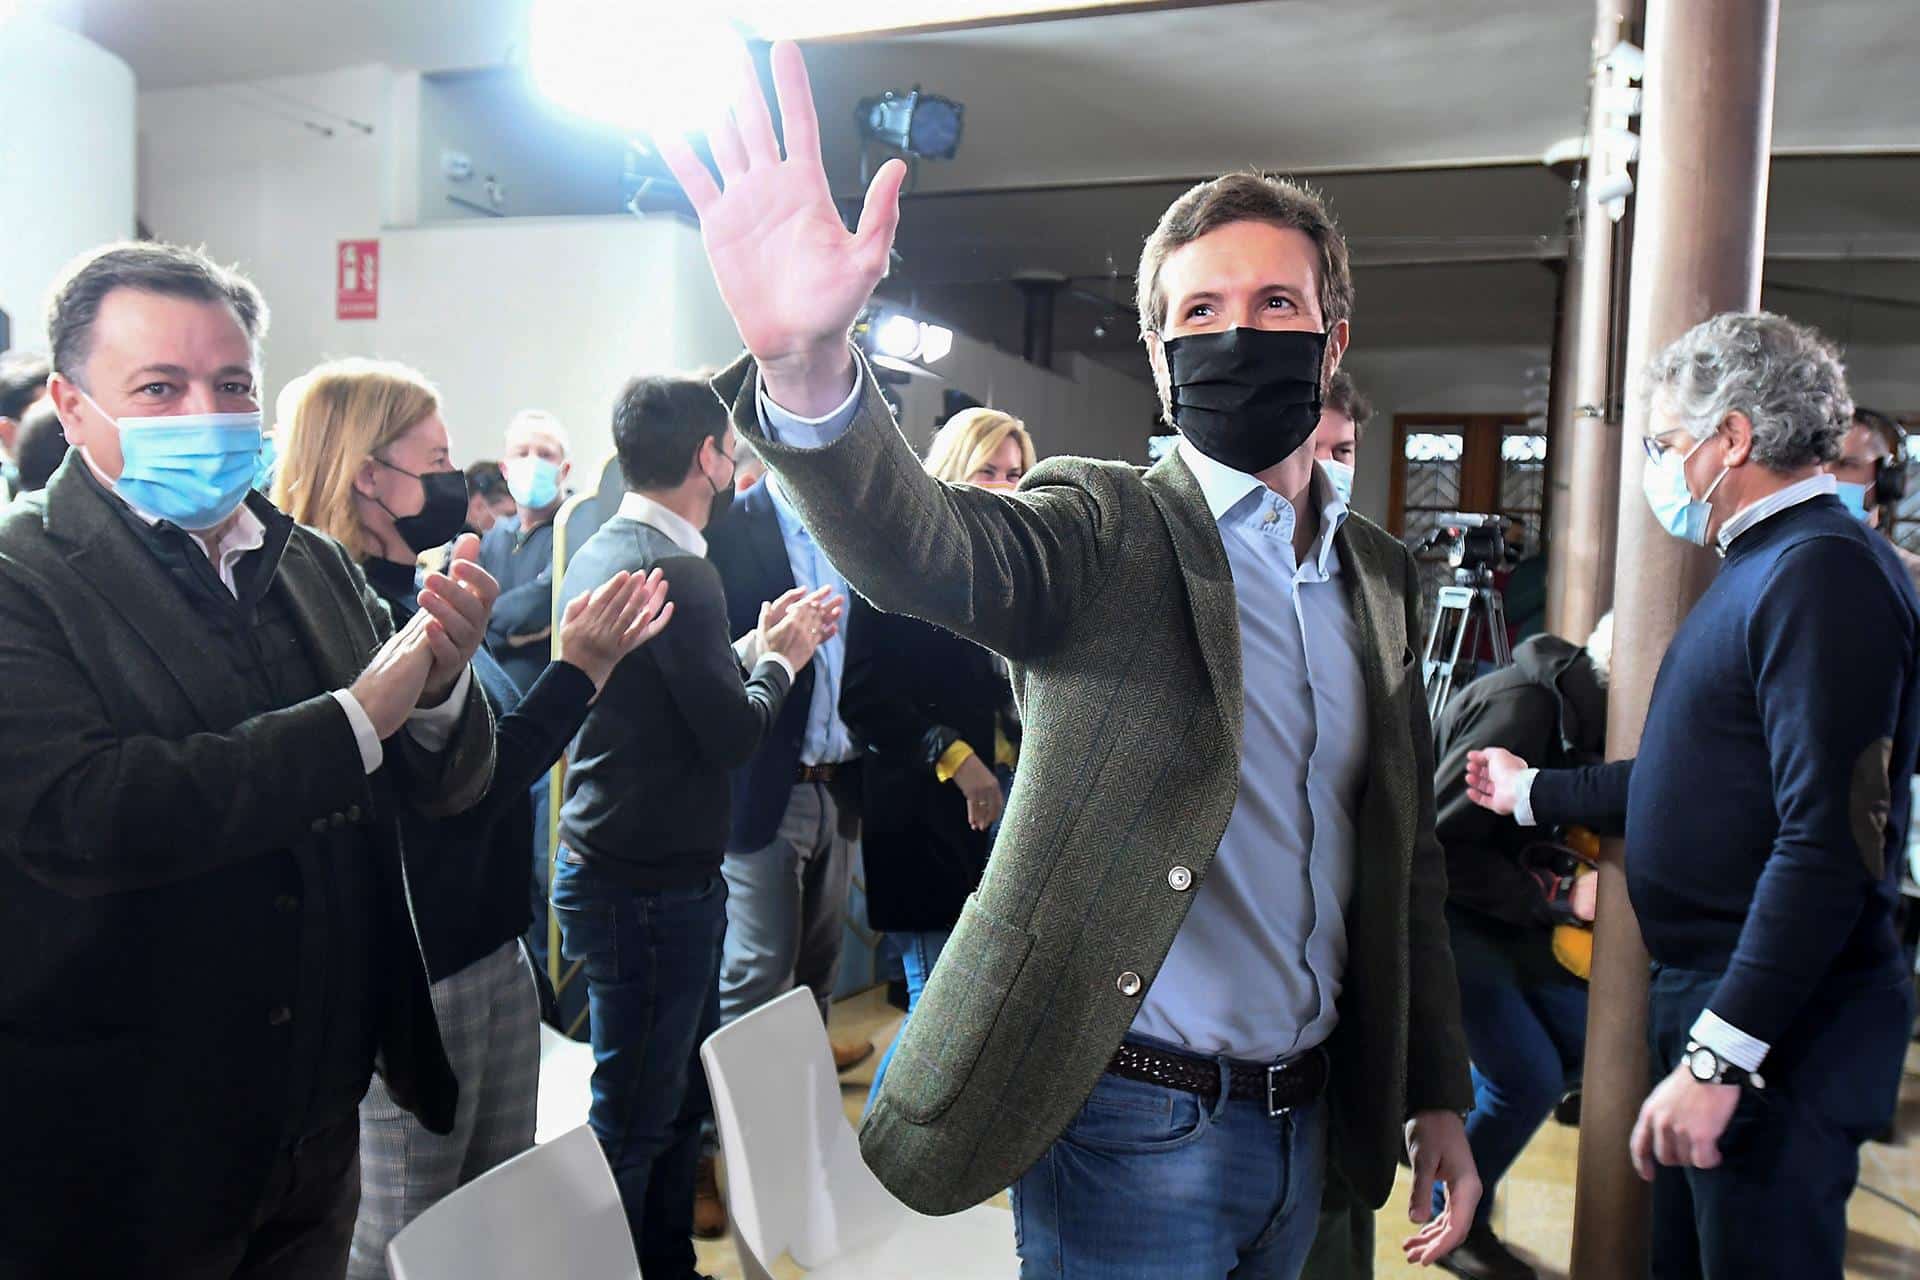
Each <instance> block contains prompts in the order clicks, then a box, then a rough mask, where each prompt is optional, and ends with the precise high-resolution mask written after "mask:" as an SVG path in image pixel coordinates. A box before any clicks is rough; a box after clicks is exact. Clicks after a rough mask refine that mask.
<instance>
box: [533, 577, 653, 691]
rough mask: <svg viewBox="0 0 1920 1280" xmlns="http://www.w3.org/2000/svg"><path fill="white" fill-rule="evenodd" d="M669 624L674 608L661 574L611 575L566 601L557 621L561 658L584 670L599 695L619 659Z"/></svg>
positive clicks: (618, 663) (617, 664)
mask: <svg viewBox="0 0 1920 1280" xmlns="http://www.w3.org/2000/svg"><path fill="white" fill-rule="evenodd" d="M671 621H673V605H671V604H669V603H668V602H667V580H666V576H665V575H664V574H662V573H661V572H660V570H658V569H655V570H654V571H653V572H652V573H650V574H648V575H646V576H645V577H642V576H641V575H639V574H633V573H627V572H625V571H622V572H620V573H616V574H614V575H613V577H611V578H609V579H607V580H606V581H605V582H603V583H601V584H600V585H599V586H597V587H595V588H594V589H593V590H592V591H590V592H588V593H587V594H586V595H582V596H575V597H574V598H573V599H572V600H571V601H569V602H568V604H567V608H566V613H565V614H564V615H563V616H562V617H561V619H560V659H561V661H563V662H570V663H572V664H573V665H574V666H576V667H578V668H580V670H582V671H584V672H585V673H586V675H587V678H588V679H589V680H592V681H593V687H594V690H595V692H598V691H599V690H601V689H604V688H605V687H606V684H607V677H608V676H610V675H612V674H613V669H614V668H615V667H617V666H619V665H620V660H621V659H622V658H624V657H626V656H627V655H628V654H630V653H632V652H633V651H634V650H635V649H638V648H639V647H640V646H641V645H643V644H645V643H647V641H649V640H651V639H653V638H654V637H655V636H657V635H659V634H660V633H661V631H663V630H665V629H666V625H667V623H669V622H671Z"/></svg>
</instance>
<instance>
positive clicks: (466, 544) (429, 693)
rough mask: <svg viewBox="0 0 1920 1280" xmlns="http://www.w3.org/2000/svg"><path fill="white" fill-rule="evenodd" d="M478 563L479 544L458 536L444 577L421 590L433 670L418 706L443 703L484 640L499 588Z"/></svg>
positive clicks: (431, 576)
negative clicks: (431, 651)
mask: <svg viewBox="0 0 1920 1280" xmlns="http://www.w3.org/2000/svg"><path fill="white" fill-rule="evenodd" d="M479 557H480V539H479V538H478V537H477V536H476V535H474V534H471V533H463V534H461V535H460V539H459V541H457V542H455V543H454V544H453V558H452V559H451V560H449V561H448V562H447V572H445V573H430V574H428V575H427V580H426V582H425V584H424V585H422V587H421V589H420V609H421V611H422V612H423V613H425V614H426V615H427V616H428V619H429V621H428V622H427V624H426V635H427V641H428V643H429V644H430V645H431V647H432V650H433V669H432V671H430V672H429V673H428V675H427V684H426V688H425V690H424V691H423V692H422V693H421V695H420V705H422V706H428V707H430V706H437V705H439V704H440V703H442V702H444V701H446V698H447V695H448V694H449V693H452V692H453V686H454V685H456V684H458V683H459V682H460V673H461V672H463V671H465V670H466V669H467V664H468V663H469V662H471V661H473V655H474V653H475V652H476V651H477V650H478V649H479V648H480V642H481V641H482V640H485V639H486V638H487V618H488V617H489V616H490V615H491V614H492V613H493V602H494V601H495V600H497V599H499V598H500V584H499V583H498V582H495V581H494V580H493V575H492V574H490V573H488V572H487V571H486V570H485V569H482V568H481V567H480V560H479Z"/></svg>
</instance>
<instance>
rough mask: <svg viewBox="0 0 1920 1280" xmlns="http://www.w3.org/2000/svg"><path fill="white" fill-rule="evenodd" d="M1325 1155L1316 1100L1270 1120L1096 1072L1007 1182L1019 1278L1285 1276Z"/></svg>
mask: <svg viewBox="0 0 1920 1280" xmlns="http://www.w3.org/2000/svg"><path fill="white" fill-rule="evenodd" d="M1326 1146H1327V1135H1326V1103H1325V1101H1324V1100H1322V1101H1318V1102H1315V1103H1313V1104H1312V1105H1311V1106H1307V1107H1303V1108H1301V1109H1300V1110H1298V1111H1294V1112H1291V1113H1289V1114H1287V1115H1282V1116H1269V1115H1268V1114H1267V1108H1266V1104H1264V1103H1259V1102H1231V1101H1224V1100H1219V1099H1216V1100H1213V1101H1209V1100H1207V1099H1205V1098H1202V1097H1200V1096H1199V1095H1197V1094H1192V1093H1184V1092H1181V1091H1179V1090H1177V1089H1168V1088H1164V1087H1162V1086H1160V1085H1154V1084H1144V1083H1141V1082H1139V1081H1135V1080H1126V1079H1122V1078H1121V1077H1119V1076H1114V1075H1103V1076H1101V1077H1100V1080H1099V1082H1098V1083H1097V1084H1095V1085H1094V1087H1093V1093H1092V1095H1091V1096H1090V1097H1089V1098H1088V1099H1087V1102H1086V1105H1085V1106H1084V1107H1082V1108H1081V1110H1080V1114H1079V1115H1077V1116H1075V1117H1074V1119H1073V1120H1072V1122H1071V1123H1069V1124H1068V1125H1067V1128H1066V1131H1065V1132H1064V1133H1062V1134H1061V1135H1060V1137H1059V1138H1058V1139H1057V1140H1056V1141H1055V1142H1054V1144H1053V1145H1052V1146H1051V1147H1049V1148H1047V1151H1046V1154H1045V1155H1043V1156H1041V1157H1040V1160H1039V1162H1038V1163H1037V1164H1035V1165H1034V1166H1033V1168H1031V1169H1029V1170H1028V1171H1027V1173H1026V1174H1025V1176H1023V1177H1022V1178H1021V1179H1020V1181H1019V1182H1018V1183H1016V1184H1014V1188H1013V1223H1014V1238H1015V1242H1016V1243H1017V1245H1018V1247H1019V1251H1020V1276H1021V1280H1065V1278H1066V1277H1069V1276H1071V1277H1073V1280H1174V1278H1175V1277H1178V1280H1219V1278H1221V1277H1230V1280H1293V1278H1294V1277H1295V1276H1297V1275H1298V1274H1299V1273H1300V1266H1301V1264H1302V1263H1303V1262H1305V1261H1306V1257H1307V1250H1308V1249H1309V1248H1310V1247H1311V1246H1312V1244H1313V1236H1314V1230H1315V1228H1316V1226H1317V1225H1318V1223H1319V1217H1320V1193H1321V1185H1322V1179H1323V1178H1324V1176H1325V1172H1326Z"/></svg>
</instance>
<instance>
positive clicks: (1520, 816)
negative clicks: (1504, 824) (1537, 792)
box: [1513, 769, 1540, 827]
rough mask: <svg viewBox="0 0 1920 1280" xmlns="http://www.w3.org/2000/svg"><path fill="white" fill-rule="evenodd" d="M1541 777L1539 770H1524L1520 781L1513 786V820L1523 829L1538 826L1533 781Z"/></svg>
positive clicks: (1521, 772)
mask: <svg viewBox="0 0 1920 1280" xmlns="http://www.w3.org/2000/svg"><path fill="white" fill-rule="evenodd" d="M1539 776H1540V771H1539V770H1538V769H1522V770H1521V771H1520V780H1519V781H1518V782H1516V783H1514V785H1513V820H1514V821H1515V822H1517V823H1519V824H1520V825H1521V826H1523V827H1531V826H1535V825H1537V824H1536V823H1535V822H1534V820H1533V780H1534V779H1535V778H1537V777H1539Z"/></svg>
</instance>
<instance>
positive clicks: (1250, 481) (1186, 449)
mask: <svg viewBox="0 0 1920 1280" xmlns="http://www.w3.org/2000/svg"><path fill="white" fill-rule="evenodd" d="M1177 447H1178V448H1179V450H1180V457H1181V458H1182V459H1183V460H1184V461H1185V462H1186V464H1187V469H1188V470H1189V471H1191V472H1193V478H1194V479H1195V480H1197V481H1198V482H1199V484H1200V493H1201V495H1202V496H1203V497H1205V498H1206V500H1207V510H1208V511H1209V512H1210V513H1211V514H1212V515H1213V518H1214V520H1215V521H1216V522H1218V521H1221V520H1224V519H1226V516H1227V513H1228V512H1229V511H1231V510H1233V509H1234V508H1235V507H1237V506H1239V505H1240V504H1241V503H1242V502H1244V501H1246V499H1247V495H1248V494H1250V493H1265V492H1267V487H1266V486H1265V485H1264V484H1261V483H1260V481H1259V479H1258V478H1256V477H1254V476H1250V475H1248V474H1247V473H1246V472H1244V471H1236V470H1234V469H1233V468H1232V467H1230V466H1228V465H1227V464H1226V463H1224V462H1219V461H1216V460H1215V459H1213V458H1209V457H1208V456H1207V455H1206V454H1204V453H1202V452H1200V450H1198V449H1196V448H1194V447H1193V444H1192V442H1191V441H1189V440H1188V439H1187V438H1186V437H1185V436H1182V437H1181V438H1180V443H1179V445H1178V446H1177ZM1309 483H1310V485H1311V487H1310V489H1309V491H1308V492H1309V494H1310V500H1311V501H1315V502H1318V503H1319V504H1320V536H1319V537H1318V538H1317V539H1316V540H1315V545H1316V548H1317V550H1316V551H1315V552H1314V558H1315V559H1316V560H1318V562H1319V565H1320V570H1321V572H1322V573H1326V572H1328V570H1329V565H1328V561H1329V558H1330V557H1331V556H1332V554H1333V537H1334V534H1336V533H1338V532H1339V530H1340V526H1341V525H1342V524H1344V523H1346V519H1347V513H1348V507H1347V504H1346V503H1344V502H1342V501H1340V495H1339V494H1337V493H1335V492H1334V489H1333V483H1332V481H1330V480H1328V479H1327V476H1326V473H1325V472H1324V471H1323V470H1322V469H1321V466H1320V464H1319V463H1318V462H1316V463H1314V464H1313V478H1312V480H1311V481H1310V482H1309ZM1287 505H1288V506H1289V507H1291V505H1292V504H1291V503H1289V504H1287ZM1289 536H1291V535H1289Z"/></svg>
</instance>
